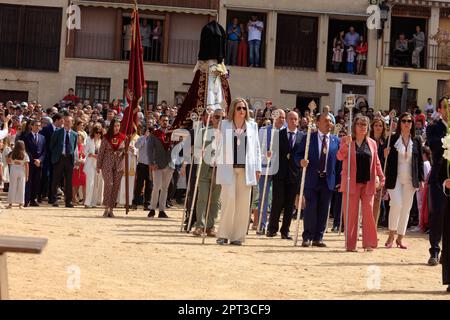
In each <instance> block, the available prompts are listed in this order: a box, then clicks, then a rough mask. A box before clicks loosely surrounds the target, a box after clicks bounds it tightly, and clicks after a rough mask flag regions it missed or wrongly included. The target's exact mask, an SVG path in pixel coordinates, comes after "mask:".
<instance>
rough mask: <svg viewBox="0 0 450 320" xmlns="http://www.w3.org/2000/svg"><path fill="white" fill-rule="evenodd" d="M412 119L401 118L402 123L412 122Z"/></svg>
mask: <svg viewBox="0 0 450 320" xmlns="http://www.w3.org/2000/svg"><path fill="white" fill-rule="evenodd" d="M412 122H413V121H412V120H411V119H409V120H406V119H403V120H402V123H412Z"/></svg>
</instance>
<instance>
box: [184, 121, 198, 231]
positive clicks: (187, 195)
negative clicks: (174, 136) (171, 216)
mask: <svg viewBox="0 0 450 320" xmlns="http://www.w3.org/2000/svg"><path fill="white" fill-rule="evenodd" d="M191 120H192V121H193V124H194V128H195V129H194V145H195V139H196V137H197V134H198V131H199V128H200V126H201V122H200V121H198V115H197V114H196V113H195V112H193V113H191ZM190 164H191V165H190V167H189V176H188V180H187V185H186V196H185V197H184V206H183V208H185V209H187V214H188V215H189V208H188V207H187V200H188V198H189V192H190V187H191V177H192V172H193V170H192V169H193V168H194V153H193V152H192V154H191V162H190ZM184 219H185V215H184V212H183V214H182V215H181V228H180V232H183V225H184Z"/></svg>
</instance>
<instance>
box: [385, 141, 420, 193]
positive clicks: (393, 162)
mask: <svg viewBox="0 0 450 320" xmlns="http://www.w3.org/2000/svg"><path fill="white" fill-rule="evenodd" d="M398 138H399V136H393V137H392V139H391V145H390V147H391V151H390V152H389V155H388V157H387V165H386V189H394V188H395V184H396V183H397V176H398V172H397V171H398V151H397V149H396V148H395V147H394V145H395V143H396V142H397V140H398ZM412 141H413V150H412V166H411V175H412V184H413V187H414V188H419V184H420V182H421V181H424V177H423V151H422V143H421V141H420V138H418V137H414V138H413V139H412Z"/></svg>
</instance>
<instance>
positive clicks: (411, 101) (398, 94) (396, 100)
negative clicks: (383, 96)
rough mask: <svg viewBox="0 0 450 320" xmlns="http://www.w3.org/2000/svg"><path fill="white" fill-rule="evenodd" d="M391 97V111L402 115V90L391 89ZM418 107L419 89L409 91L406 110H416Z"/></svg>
mask: <svg viewBox="0 0 450 320" xmlns="http://www.w3.org/2000/svg"><path fill="white" fill-rule="evenodd" d="M390 91H391V95H390V98H389V109H390V110H392V109H395V110H397V113H400V109H401V104H402V93H403V89H402V88H391V90H390ZM416 106H417V89H408V95H407V100H406V108H407V109H411V110H412V109H414V108H415V107H416Z"/></svg>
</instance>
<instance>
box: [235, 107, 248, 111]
mask: <svg viewBox="0 0 450 320" xmlns="http://www.w3.org/2000/svg"><path fill="white" fill-rule="evenodd" d="M236 110H237V111H241V110H244V111H247V108H246V107H237V108H236Z"/></svg>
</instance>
